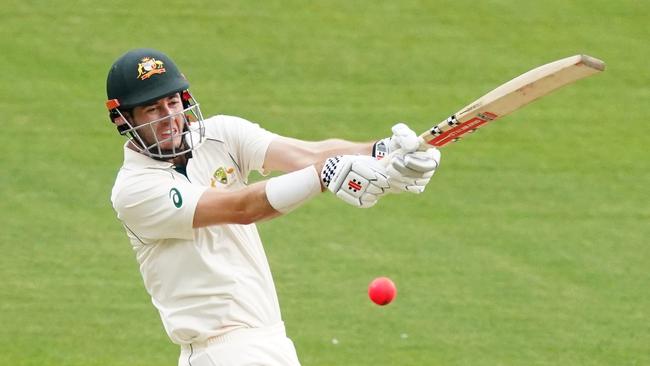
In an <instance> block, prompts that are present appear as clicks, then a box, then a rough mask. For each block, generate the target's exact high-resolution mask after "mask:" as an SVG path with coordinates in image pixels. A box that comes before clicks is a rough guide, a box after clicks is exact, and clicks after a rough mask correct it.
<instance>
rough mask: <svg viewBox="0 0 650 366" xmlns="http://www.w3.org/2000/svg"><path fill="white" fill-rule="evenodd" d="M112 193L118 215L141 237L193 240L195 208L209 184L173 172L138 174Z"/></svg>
mask: <svg viewBox="0 0 650 366" xmlns="http://www.w3.org/2000/svg"><path fill="white" fill-rule="evenodd" d="M123 183H124V184H121V185H120V186H119V187H116V189H115V191H114V192H113V199H112V200H113V207H114V208H115V211H117V217H118V218H119V219H120V220H121V221H122V222H123V223H124V225H126V226H127V228H128V229H129V230H130V231H132V232H133V233H134V234H135V235H136V236H138V237H139V238H141V239H148V240H158V239H169V238H177V239H192V238H193V236H194V232H193V228H192V225H193V222H194V211H195V209H196V205H197V203H198V202H199V198H200V197H201V195H202V194H203V192H204V191H205V190H206V189H207V187H203V186H199V185H193V184H191V183H190V182H189V181H187V180H184V179H182V178H179V177H174V175H172V173H171V172H168V171H161V172H160V173H156V174H148V175H144V176H139V177H136V178H133V179H130V180H127V181H125V182H123Z"/></svg>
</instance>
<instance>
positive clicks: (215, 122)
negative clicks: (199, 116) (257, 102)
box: [204, 114, 255, 131]
mask: <svg viewBox="0 0 650 366" xmlns="http://www.w3.org/2000/svg"><path fill="white" fill-rule="evenodd" d="M204 124H205V128H206V130H207V131H228V130H237V129H239V128H241V127H242V126H248V125H253V124H255V123H253V122H251V121H249V120H247V119H245V118H242V117H237V116H230V115H227V114H218V115H216V116H212V117H210V118H208V119H206V120H205V121H204Z"/></svg>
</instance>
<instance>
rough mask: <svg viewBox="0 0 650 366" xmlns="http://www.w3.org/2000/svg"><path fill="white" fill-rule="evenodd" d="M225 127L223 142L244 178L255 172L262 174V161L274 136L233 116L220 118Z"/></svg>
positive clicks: (258, 126) (256, 125)
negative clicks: (232, 155)
mask: <svg viewBox="0 0 650 366" xmlns="http://www.w3.org/2000/svg"><path fill="white" fill-rule="evenodd" d="M220 117H221V118H222V119H223V121H222V122H223V123H222V126H224V127H225V131H224V134H225V140H226V143H227V144H228V145H229V150H230V151H231V152H232V153H234V158H235V160H236V162H237V164H238V166H239V168H240V170H241V173H242V174H243V176H244V177H247V176H248V174H249V173H250V172H252V171H253V170H257V171H259V172H260V173H263V169H264V168H263V167H264V159H265V158H266V151H267V149H268V147H269V144H270V143H271V140H273V138H274V137H275V136H276V134H274V133H272V132H269V131H267V130H265V129H264V128H262V127H260V125H258V124H257V123H252V122H250V121H247V120H245V119H243V118H239V117H233V116H220Z"/></svg>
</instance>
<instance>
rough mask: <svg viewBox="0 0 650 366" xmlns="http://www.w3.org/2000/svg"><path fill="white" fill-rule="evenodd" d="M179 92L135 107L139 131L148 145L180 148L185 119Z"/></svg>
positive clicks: (134, 119) (135, 119)
mask: <svg viewBox="0 0 650 366" xmlns="http://www.w3.org/2000/svg"><path fill="white" fill-rule="evenodd" d="M182 111H183V103H182V101H181V97H180V95H179V94H178V93H176V94H174V95H172V96H169V97H166V98H162V99H159V100H157V101H155V102H153V103H151V104H148V105H144V106H138V107H135V108H134V109H133V122H134V123H135V125H136V129H137V133H138V135H139V136H140V138H142V139H143V140H144V141H145V143H146V144H147V145H150V146H151V145H154V144H158V146H159V147H160V149H161V150H171V149H173V148H178V147H179V146H180V145H181V142H182V138H183V137H182V133H183V126H184V123H185V119H184V118H183V113H181V112H182Z"/></svg>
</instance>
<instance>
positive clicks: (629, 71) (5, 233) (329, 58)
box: [0, 0, 650, 366]
mask: <svg viewBox="0 0 650 366" xmlns="http://www.w3.org/2000/svg"><path fill="white" fill-rule="evenodd" d="M648 14H650V5H649V3H648V2H646V1H633V0H624V1H618V2H611V1H600V0H599V1H582V0H580V1H572V2H565V1H557V0H552V1H544V2H542V1H529V2H517V1H511V0H493V1H483V2H474V1H453V2H451V1H415V0H410V1H400V2H388V1H374V2H373V1H356V2H347V1H318V2H303V1H265V2H252V1H240V2H225V1H205V0H199V1H195V2H191V3H188V2H180V1H169V2H164V3H133V2H127V1H113V2H108V3H97V2H93V1H15V0H5V1H4V2H3V6H2V10H0V32H1V33H0V35H1V37H0V46H1V49H2V50H3V52H2V57H0V70H2V71H3V82H2V87H1V88H0V112H2V116H3V119H4V126H5V128H4V130H5V138H4V139H3V143H2V144H0V156H1V157H2V158H1V159H2V165H3V167H4V168H5V171H4V172H3V173H2V174H1V175H0V183H1V185H0V187H1V194H2V196H1V199H0V212H2V213H1V214H0V215H2V216H1V217H0V222H2V229H1V230H0V253H1V255H0V278H1V279H2V281H0V324H2V326H1V327H0V364H6V365H63V364H65V365H85V364H93V365H116V364H123V365H127V364H128V365H152V364H175V362H176V358H177V355H178V349H177V347H176V346H175V345H173V344H171V343H170V342H169V341H168V339H167V337H166V335H165V333H164V330H163V328H162V326H161V324H160V320H159V318H158V314H157V313H156V311H155V309H154V308H153V306H152V305H151V303H150V300H149V298H148V296H147V295H146V292H145V291H144V288H143V286H142V284H141V279H140V275H139V272H138V269H137V265H136V262H135V259H134V258H133V253H132V251H131V249H130V246H129V244H128V242H127V240H126V238H125V235H124V233H123V230H122V228H121V226H120V224H119V223H118V222H117V220H116V219H115V217H114V213H113V211H112V209H111V207H110V202H109V194H110V188H111V186H112V183H113V179H114V176H115V173H116V171H117V169H118V168H119V166H120V165H121V154H122V151H121V144H122V140H121V138H120V137H119V136H118V135H117V134H116V133H115V130H114V129H113V127H112V126H111V125H110V124H109V123H108V120H107V118H106V111H105V109H104V107H103V103H104V100H105V89H104V88H105V86H104V85H105V78H106V73H107V71H108V68H109V67H110V65H111V63H112V62H113V61H114V60H115V59H116V58H117V57H119V56H120V55H121V54H123V53H124V52H126V51H127V50H128V49H130V48H135V47H153V48H158V49H160V50H163V51H164V52H166V53H168V54H169V55H171V56H172V57H173V58H174V59H175V61H176V62H177V63H178V64H179V65H180V67H181V68H182V70H183V71H184V73H185V74H186V76H187V77H188V78H189V80H190V82H191V84H192V91H193V93H194V94H195V95H196V97H197V98H198V100H199V101H200V102H201V104H202V109H203V111H204V113H205V114H206V115H212V114H232V115H238V116H241V117H244V118H247V119H249V120H252V121H255V122H259V123H261V124H262V125H263V126H264V127H266V128H267V129H270V130H272V131H274V132H277V133H280V134H284V135H288V136H293V137H298V138H303V139H312V140H315V139H322V138H327V137H333V136H336V137H342V138H347V139H351V140H364V141H365V140H372V139H376V138H380V137H384V136H386V135H388V134H389V130H390V127H391V126H392V125H393V124H394V123H395V122H396V121H407V122H408V123H409V124H410V125H411V126H412V127H413V128H414V129H415V130H417V131H419V130H423V129H425V128H428V127H430V126H431V125H432V124H433V123H437V122H438V121H440V120H442V119H443V118H445V117H447V116H448V115H449V114H451V113H453V112H455V111H457V110H458V109H459V108H461V107H463V106H464V105H466V104H467V103H469V102H470V101H472V100H474V99H476V98H478V97H479V96H480V95H482V94H484V93H485V92H487V91H489V90H491V89H492V88H494V87H495V86H497V85H499V84H501V83H502V82H504V81H506V80H509V79H510V78H512V77H514V76H516V75H518V74H520V73H522V72H524V71H527V70H528V69H530V68H532V67H534V66H537V65H539V64H542V63H545V62H548V61H552V60H554V59H558V58H561V57H565V56H569V55H572V54H576V53H586V54H591V55H593V56H596V57H599V58H602V59H603V60H605V61H606V62H607V64H608V69H607V71H606V72H605V73H603V74H602V75H598V76H595V77H592V78H590V79H587V80H583V81H581V82H579V83H577V84H576V85H573V86H571V87H568V88H566V89H562V90H561V91H558V92H557V93H555V94H553V95H552V96H548V97H546V98H544V99H542V100H540V101H538V102H536V103H535V104H533V105H531V106H528V107H527V108H525V109H522V110H520V111H518V112H516V113H515V114H514V115H512V116H509V117H506V118H504V119H503V120H501V121H499V122H496V123H495V124H494V125H492V126H490V127H489V128H487V129H484V130H481V131H480V132H479V133H478V134H477V135H475V136H471V137H469V138H468V139H467V140H465V141H463V142H462V143H460V144H458V145H455V146H452V147H450V148H448V149H447V148H445V150H444V152H443V161H442V165H441V168H440V170H439V172H438V173H437V174H436V177H435V178H434V180H433V181H432V183H431V185H430V187H429V188H428V190H427V191H426V192H425V193H424V194H422V195H420V196H408V195H400V196H392V197H387V198H385V199H384V200H383V201H382V202H380V203H379V204H378V205H377V207H375V208H373V209H371V210H355V209H353V208H351V207H346V206H344V205H343V204H341V203H340V202H338V201H337V200H335V199H333V198H332V197H328V196H323V197H321V198H320V199H319V200H315V201H313V202H310V203H309V204H307V205H306V206H305V207H304V208H302V209H301V210H298V211H296V212H294V213H292V214H290V215H289V216H286V217H282V218H279V219H277V220H273V221H270V222H266V223H263V224H261V225H259V226H260V231H261V234H262V238H263V240H264V242H265V244H266V250H267V254H268V256H269V260H270V261H271V266H272V269H273V272H274V276H275V280H276V285H277V287H278V293H279V296H280V301H281V306H282V309H283V315H284V318H285V321H286V323H287V328H288V332H289V335H290V336H291V337H292V338H293V340H294V341H295V343H296V346H297V348H298V352H299V355H300V358H301V360H302V363H303V364H304V365H306V366H308V365H332V364H350V365H395V364H398V365H421V364H428V365H644V364H650V347H649V346H648V345H649V344H650V326H649V324H650V322H649V313H648V311H649V309H650V295H649V294H648V290H647V287H648V283H649V280H650V275H649V274H648V268H650V250H649V249H648V239H647V238H648V237H649V236H650V228H649V225H648V222H649V218H650V209H649V208H648V197H649V196H650V195H649V193H650V192H649V189H648V185H649V183H650V174H649V173H648V172H649V169H648V168H649V167H650V164H649V163H648V148H647V146H648V142H649V141H648V134H647V133H646V131H647V128H646V126H645V121H646V120H647V118H646V112H645V104H646V103H647V101H648V100H649V97H650V88H649V81H650V80H649V79H650V78H649V74H648V72H647V59H648V57H649V56H650V51H649V49H648V39H649V38H650V37H649V36H650V34H649V33H650V32H649V31H648V29H649V28H648V27H647V24H648V21H649V20H650V19H649V18H648ZM379 275H386V276H390V277H391V278H393V279H394V280H395V282H396V284H397V286H398V291H399V293H398V297H397V299H396V301H395V302H394V303H393V304H391V305H389V306H387V307H381V308H380V307H377V306H374V305H373V304H371V303H370V302H369V301H368V300H367V297H366V294H365V291H366V286H367V285H368V283H369V282H370V280H371V279H372V278H374V277H376V276H379ZM333 339H336V340H337V342H332V340H333ZM334 343H336V344H334Z"/></svg>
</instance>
